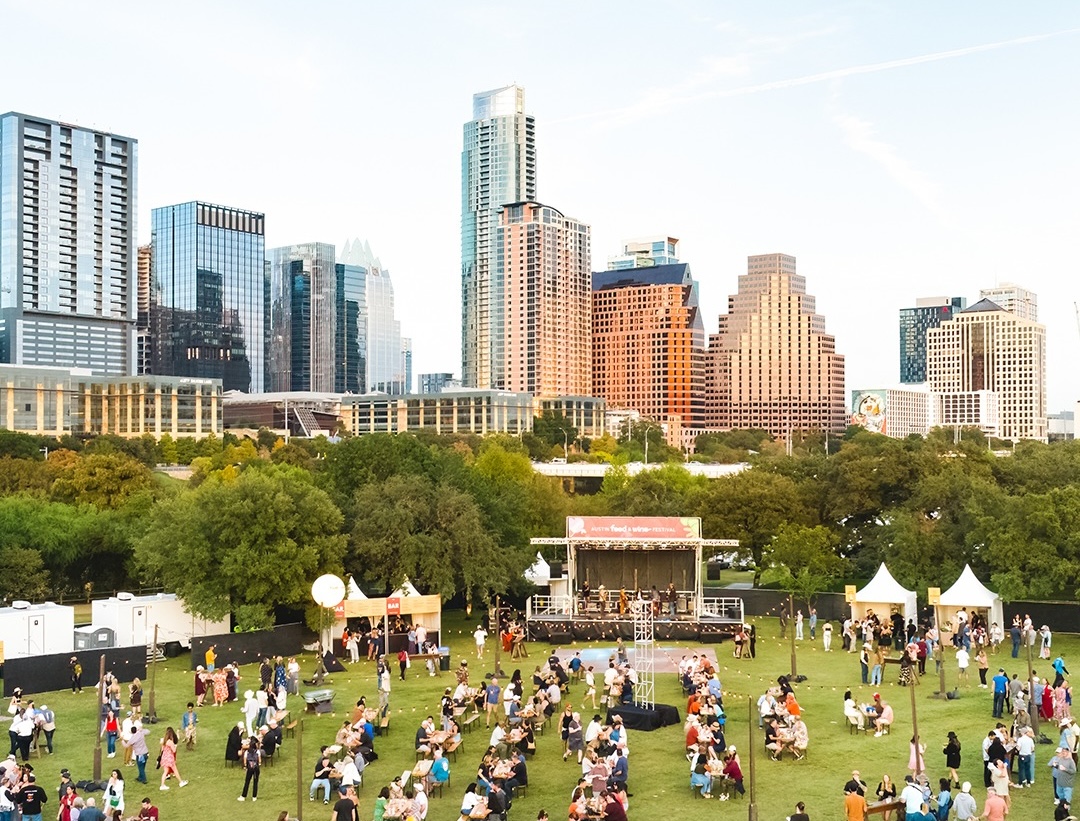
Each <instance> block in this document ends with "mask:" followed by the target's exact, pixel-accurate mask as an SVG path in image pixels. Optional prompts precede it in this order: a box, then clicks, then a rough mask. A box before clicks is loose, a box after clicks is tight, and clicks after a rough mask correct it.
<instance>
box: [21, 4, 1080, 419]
mask: <svg viewBox="0 0 1080 821" xmlns="http://www.w3.org/2000/svg"><path fill="white" fill-rule="evenodd" d="M197 5H198V4H197ZM2 8H3V9H4V14H5V19H6V20H9V21H10V22H11V25H12V26H13V27H14V28H16V29H22V30H30V29H37V28H40V27H42V26H45V25H47V26H48V27H49V29H50V38H51V40H50V42H51V43H52V45H53V46H54V47H55V48H57V49H58V50H62V51H64V53H66V54H69V55H70V56H71V57H72V59H75V60H76V61H82V62H83V63H84V64H85V65H86V68H87V70H86V71H84V72H79V73H75V74H72V73H71V72H69V71H65V70H63V69H62V68H61V67H59V66H58V67H56V68H55V69H50V68H48V67H45V68H44V69H43V71H42V72H39V73H37V74H35V77H34V80H33V82H24V83H17V84H13V85H12V87H10V88H7V89H5V98H4V100H3V101H0V109H2V110H15V111H23V112H26V113H27V114H30V115H33V116H39V117H42V118H51V119H55V120H61V121H64V122H73V123H76V124H78V125H80V126H82V127H85V128H96V129H100V130H103V131H110V132H113V133H117V134H126V135H131V136H132V138H133V139H137V140H138V141H139V164H140V169H139V190H138V204H139V206H140V207H139V209H138V214H137V218H138V222H139V230H138V234H137V241H138V243H139V244H145V243H147V242H148V241H149V239H150V229H149V214H150V209H151V208H153V207H161V206H165V205H168V204H169V203H176V202H185V201H190V200H196V199H198V200H202V201H208V202H224V203H230V204H235V205H236V206H239V207H244V208H250V209H253V210H256V211H258V212H260V213H266V214H267V217H268V222H267V228H268V233H267V243H266V244H267V246H268V247H275V246H283V245H288V244H292V243H300V242H305V241H309V240H310V239H311V238H312V237H327V238H335V237H344V236H355V235H358V234H359V235H363V236H365V237H368V238H370V240H371V241H372V242H373V243H374V244H376V245H377V246H378V247H379V248H380V249H382V251H383V253H384V254H385V255H386V256H387V257H388V258H390V259H392V260H393V266H392V267H393V271H394V278H395V284H396V286H397V292H398V293H397V300H398V304H399V306H401V308H402V309H403V310H401V313H402V324H403V331H404V332H406V333H409V334H411V335H412V337H413V338H414V348H415V350H416V357H415V368H414V369H415V370H416V371H418V372H440V371H451V372H454V373H455V374H458V375H460V361H461V359H460V350H459V347H458V344H457V340H459V339H460V338H461V336H460V326H459V324H458V321H459V317H460V311H459V307H460V293H461V279H460V255H459V247H460V246H459V238H460V228H461V226H460V196H461V180H460V152H461V124H462V123H463V122H465V121H467V120H468V117H469V114H470V111H469V100H470V98H471V95H473V94H475V93H477V92H478V91H481V90H483V89H491V88H497V87H500V86H505V85H508V84H511V83H516V84H518V85H520V86H522V87H523V88H524V89H525V91H526V95H527V96H526V108H525V113H526V114H527V115H531V116H534V117H535V119H536V134H537V136H536V143H537V146H538V164H539V166H540V167H541V169H542V174H543V179H542V182H541V185H540V186H539V190H538V192H537V196H538V198H539V200H540V201H541V202H550V203H554V204H555V205H557V206H558V207H560V208H561V209H564V210H565V212H566V213H569V214H573V215H574V216H575V217H576V218H578V219H580V220H582V221H583V222H585V223H587V224H589V225H590V226H591V227H592V250H593V260H592V266H591V267H592V269H593V270H594V271H600V270H603V268H604V267H605V266H604V261H605V260H606V258H607V257H608V256H610V255H614V254H617V253H618V251H619V250H620V249H621V247H622V242H623V241H624V240H626V239H628V238H633V237H639V236H647V235H655V234H658V233H659V232H662V231H670V232H672V233H674V234H675V235H676V236H678V237H680V239H681V241H682V253H681V255H680V256H681V258H682V259H683V260H684V261H686V262H688V263H690V264H691V265H692V266H693V270H694V274H695V279H697V280H698V281H699V284H700V289H701V305H702V314H703V320H704V325H705V329H706V332H708V333H712V332H713V331H714V330H715V328H716V325H717V318H718V315H719V314H720V313H722V312H723V309H724V302H725V300H726V298H727V295H728V294H730V293H733V292H734V291H735V290H736V285H735V283H736V281H737V278H738V276H739V275H740V274H741V273H742V272H743V271H744V266H745V260H746V258H747V257H748V256H750V255H755V254H766V253H772V252H780V251H783V252H786V253H791V254H793V255H795V256H797V257H798V258H799V268H800V273H802V274H804V275H805V276H806V277H807V278H808V280H810V281H811V282H812V283H814V285H813V291H814V293H815V296H816V297H817V301H818V310H819V311H820V313H821V314H823V315H824V316H825V317H826V318H827V319H828V326H829V332H830V334H831V335H834V336H835V337H836V340H837V351H838V353H840V354H843V355H844V357H845V360H846V365H847V387H848V388H849V389H850V388H857V387H860V386H863V385H882V384H895V383H897V382H898V381H899V374H898V372H897V367H896V363H897V361H898V334H897V319H896V318H897V315H898V311H899V309H900V308H902V307H905V306H909V305H911V304H914V302H913V300H915V299H917V298H919V297H922V296H926V295H932V294H943V293H948V294H952V295H958V296H963V297H966V298H967V299H968V300H969V301H970V302H974V301H976V299H977V298H978V296H979V292H980V291H981V290H982V289H988V288H992V287H994V286H995V285H996V284H999V283H1004V282H1012V283H1016V284H1017V285H1019V286H1022V287H1024V288H1027V289H1030V290H1031V291H1034V292H1035V293H1036V294H1038V295H1039V296H1040V298H1041V301H1042V303H1043V304H1042V305H1041V306H1040V317H1039V319H1040V321H1041V322H1043V323H1044V324H1045V325H1046V326H1047V370H1048V374H1049V376H1048V400H1049V401H1048V406H1049V409H1050V410H1058V409H1061V408H1063V407H1069V408H1071V407H1072V404H1073V402H1075V401H1076V400H1077V399H1078V398H1080V377H1078V376H1077V375H1076V374H1075V373H1074V371H1073V369H1072V368H1071V367H1070V363H1071V362H1072V361H1074V360H1076V359H1077V357H1078V356H1080V334H1078V331H1077V323H1076V316H1075V313H1074V306H1073V302H1074V301H1078V300H1080V285H1074V284H1073V282H1074V281H1075V277H1074V276H1073V275H1072V270H1071V268H1072V266H1071V255H1070V254H1069V253H1068V241H1067V237H1069V236H1071V235H1075V231H1076V225H1077V223H1078V221H1080V205H1078V204H1077V203H1075V202H1073V201H1072V200H1071V198H1070V192H1071V191H1072V190H1073V189H1074V187H1075V183H1076V182H1077V181H1078V178H1080V165H1078V162H1077V159H1076V158H1075V156H1074V152H1073V150H1072V148H1071V146H1070V145H1069V143H1070V141H1071V134H1073V133H1075V130H1076V125H1077V124H1078V120H1080V114H1078V112H1077V111H1076V110H1075V107H1073V106H1068V105H1062V104H1061V102H1060V101H1061V100H1062V99H1066V100H1067V99H1071V98H1073V96H1074V94H1073V93H1072V92H1073V91H1074V89H1075V84H1076V77H1077V76H1080V72H1077V71H1076V70H1075V68H1076V67H1077V66H1078V63H1080V56H1078V55H1077V53H1076V52H1077V49H1076V44H1077V40H1078V36H1080V34H1078V26H1080V9H1074V8H1072V7H1049V6H1048V7H1039V8H1035V9H1019V8H1014V7H1012V6H1011V5H1009V4H1004V3H989V4H980V5H979V6H978V7H975V6H974V5H970V7H969V5H967V4H962V5H959V6H956V7H950V8H948V9H942V8H940V7H938V6H932V5H930V4H914V5H909V6H905V7H904V9H903V10H902V11H901V10H898V9H894V8H892V7H891V6H889V5H888V4H878V5H873V4H869V5H867V4H851V3H838V4H835V5H833V6H831V7H829V8H828V9H825V10H815V11H813V12H806V11H804V10H802V9H801V7H799V6H797V5H795V4H780V5H778V6H777V7H775V8H772V9H771V10H770V12H769V13H766V12H765V10H760V11H758V10H753V9H724V10H722V11H721V10H718V9H716V8H715V7H714V5H713V4H709V3H704V2H701V3H694V2H689V3H685V4H681V5H679V6H677V7H674V8H673V9H664V10H662V11H661V10H658V9H655V8H652V7H651V6H649V5H646V4H633V3H630V4H620V5H619V6H618V7H615V6H614V5H612V4H603V3H601V4H597V5H596V6H594V7H592V6H591V7H588V8H585V9H577V8H576V7H575V9H576V10H575V13H576V14H579V15H580V19H579V20H578V24H577V25H576V26H575V30H574V31H572V32H567V31H564V30H563V29H562V28H561V27H559V26H558V25H557V24H556V22H555V20H556V18H558V17H559V14H553V15H552V16H551V17H552V20H551V21H550V22H548V21H533V24H532V25H530V26H515V22H516V21H517V20H518V19H519V16H518V15H517V14H516V13H513V12H510V13H506V14H501V15H499V16H497V18H496V17H495V16H492V7H488V6H486V5H481V4H477V5H473V6H469V7H455V8H448V7H441V6H438V5H435V4H424V8H425V12H424V13H423V14H415V15H414V14H409V15H407V17H406V15H405V13H404V11H403V10H395V9H365V10H358V9H352V8H345V7H337V6H333V5H329V4H315V5H314V7H313V8H311V9H305V11H304V13H303V15H300V13H299V11H298V10H296V9H290V8H289V7H287V6H286V5H285V4H276V3H269V4H267V7H266V10H265V13H264V15H262V16H261V17H260V20H259V21H258V22H257V23H256V25H255V28H254V29H252V30H251V31H250V32H249V35H248V36H246V37H244V38H238V37H237V36H236V34H237V32H238V31H239V30H240V26H241V25H242V24H244V25H246V24H248V23H250V22H251V20H250V18H249V16H248V15H246V14H244V13H243V12H242V11H241V10H240V8H239V7H238V6H237V7H229V6H228V5H227V4H226V6H224V7H223V9H222V14H221V16H220V19H219V24H218V25H217V26H215V27H214V29H212V30H210V31H206V30H202V29H200V30H199V36H200V37H201V38H203V40H204V42H205V45H206V47H207V50H208V53H209V54H211V55H213V56H214V57H215V60H211V61H208V62H207V63H206V65H199V66H193V71H194V74H195V76H191V75H190V74H185V75H183V76H181V75H176V76H175V77H173V76H171V75H169V73H168V72H163V71H161V70H160V69H161V67H163V66H164V65H167V64H168V63H169V62H170V61H172V60H174V59H175V60H181V59H183V57H182V53H181V51H180V43H182V42H183V41H184V40H185V39H186V38H188V37H192V36H195V28H194V27H195V25H196V21H197V19H198V17H199V15H198V14H196V15H193V16H192V19H191V20H178V21H172V22H171V23H170V25H171V26H173V30H174V32H175V34H176V36H175V37H174V38H170V39H169V41H166V42H156V43H155V44H154V45H153V46H151V45H150V42H149V41H147V40H146V39H145V38H143V37H140V36H138V33H139V31H140V30H143V31H144V30H145V28H144V27H145V26H147V25H151V26H152V25H155V24H156V15H157V14H158V12H157V11H156V10H146V15H145V16H143V17H140V18H139V19H138V20H136V19H135V18H130V19H128V18H127V17H126V16H125V15H114V16H113V17H111V18H110V25H116V26H119V27H120V30H118V31H113V32H112V35H111V36H125V37H126V39H127V40H128V41H130V43H131V46H132V47H131V49H130V50H124V51H118V52H116V53H115V54H111V53H108V50H101V49H95V50H93V51H91V50H90V48H89V44H90V43H92V42H93V41H94V38H93V37H92V36H88V32H89V33H92V32H93V31H94V30H95V28H96V27H98V26H99V25H100V23H99V22H97V20H98V18H96V17H95V16H94V13H93V11H92V10H91V9H89V8H83V7H81V6H79V5H77V4H73V5H71V6H70V8H69V10H68V11H69V13H68V14H66V15H65V16H64V18H63V19H62V20H56V19H54V16H53V15H51V14H50V13H49V12H48V10H47V9H45V8H38V7H33V6H25V5H17V4H14V3H10V2H4V3H3V5H2ZM566 8H567V9H569V8H571V7H570V6H569V5H567V6H566ZM615 8H618V10H619V14H612V13H611V11H612V10H613V9H615ZM976 8H977V10H978V12H979V13H978V14H971V13H970V11H971V10H973V9H976ZM416 18H423V19H422V21H419V22H417V21H416ZM524 19H525V18H524V17H520V20H524ZM162 24H163V23H162ZM361 29H366V30H369V31H375V32H377V33H379V35H380V36H379V37H376V38H374V41H373V42H372V44H371V47H370V48H367V49H365V50H364V53H356V52H355V50H354V49H349V48H347V47H346V46H345V44H346V43H348V42H349V39H350V32H355V31H357V30H361ZM646 30H647V31H649V32H650V34H651V37H650V49H652V50H653V52H654V53H653V55H652V57H651V58H650V59H649V60H642V61H634V60H628V59H625V56H624V55H625V49H626V47H625V45H624V44H625V43H626V42H629V39H628V38H629V37H630V36H631V35H632V34H634V33H635V32H640V31H646ZM125 31H126V34H125ZM448 33H449V34H451V35H452V36H449V37H448V36H446V35H447V34H448ZM127 35H130V36H127ZM406 38H408V39H407V40H406ZM406 42H408V44H409V47H408V48H404V47H403V46H404V45H405V43H406ZM174 43H175V45H174ZM481 43H482V44H483V46H484V47H483V48H480V47H478V46H479V45H480V44H481ZM39 46H40V44H36V45H35V42H34V41H32V40H27V41H25V42H24V41H18V40H17V41H14V42H13V43H12V44H11V48H9V49H7V50H5V53H4V54H3V55H0V70H4V71H5V74H6V75H7V76H10V77H19V76H22V75H23V73H22V72H20V71H19V67H20V66H25V65H26V64H27V62H28V61H29V60H31V59H32V54H33V50H34V49H36V48H37V47H39ZM335 46H336V47H335ZM527 47H528V48H532V49H533V50H534V52H535V53H534V54H533V55H532V56H533V57H535V56H540V57H541V58H543V57H545V56H548V57H549V58H550V57H554V55H555V54H556V53H558V54H559V55H561V56H560V58H559V60H554V59H547V60H544V59H541V60H539V61H537V60H535V59H530V60H529V61H528V62H525V61H522V60H521V54H522V53H523V49H525V48H527ZM616 48H618V50H616ZM275 53H277V54H282V53H287V54H288V56H287V57H286V58H285V59H282V58H280V57H274V58H273V59H272V60H271V59H270V58H269V56H268V55H270V54H275ZM415 54H423V55H424V59H419V60H417V59H415V57H414V56H413V55H415ZM346 55H347V59H346ZM617 58H619V59H617ZM136 65H138V66H142V67H144V68H147V69H157V70H147V71H142V70H140V71H136V70H135V69H134V67H135V66H136ZM435 66H443V67H444V68H443V69H442V70H439V71H432V70H431V69H432V68H433V67H435ZM537 66H542V68H538V67H537ZM222 71H225V72H232V73H233V74H234V75H235V76H236V77H237V78H239V79H242V80H243V82H245V83H246V84H247V87H248V91H249V93H248V94H247V96H246V97H243V98H240V99H238V98H237V97H236V95H234V94H232V93H231V90H230V89H229V86H228V84H216V83H208V82H201V80H209V79H210V78H215V77H218V76H219V75H220V72H222ZM106 74H111V75H119V76H125V77H126V78H127V82H126V83H125V85H124V86H123V87H122V88H123V90H122V92H121V91H120V90H118V88H113V87H109V86H102V85H101V84H100V83H98V82H97V80H96V78H98V77H100V76H102V75H106ZM352 78H358V79H355V80H353V79H352ZM390 78H393V79H392V80H391V79H390ZM196 89H199V91H198V93H196V91H195V90H196ZM290 94H292V95H299V94H303V95H304V96H305V99H308V100H309V102H310V103H311V104H312V105H318V104H320V103H322V104H323V105H324V106H325V105H334V106H335V110H336V111H337V112H338V113H339V115H340V117H341V118H342V119H341V121H340V122H339V123H338V126H337V127H336V129H335V132H334V133H333V134H332V135H331V136H330V137H329V138H327V140H326V141H325V143H324V145H323V146H322V147H321V148H320V150H319V151H318V153H310V154H309V153H308V146H309V143H308V141H307V138H306V136H304V135H303V134H302V133H301V132H298V131H281V130H280V129H274V128H273V127H272V123H273V119H272V118H273V113H274V111H275V110H276V109H275V106H274V105H272V103H274V102H276V101H277V100H279V99H280V98H281V97H283V96H288V95H290ZM350 95H351V99H350ZM373 111H378V112H380V114H379V116H380V117H381V118H383V121H385V122H393V123H394V127H392V128H370V127H367V126H366V125H365V122H366V121H365V119H364V118H365V116H366V115H367V114H369V113H370V112H373ZM290 158H295V162H291V161H290ZM418 160H419V161H418ZM308 167H311V168H313V169H314V170H316V171H317V172H319V173H316V174H314V175H309V174H307V173H305V170H306V168H308ZM302 186H303V187H302ZM301 190H303V191H304V195H303V196H299V195H298V194H299V192H300V191H301ZM358 191H360V192H363V193H362V194H361V195H360V196H357V193H356V192H358ZM418 196H423V197H424V200H425V216H426V218H425V223H424V225H425V234H424V237H423V240H422V241H420V242H417V241H416V232H415V224H414V221H413V220H412V219H410V217H411V216H412V211H413V209H414V208H415V202H416V198H417V197H418ZM312 203H319V205H318V207H312ZM1062 260H1064V262H1063V261H1062ZM399 310H400V309H399Z"/></svg>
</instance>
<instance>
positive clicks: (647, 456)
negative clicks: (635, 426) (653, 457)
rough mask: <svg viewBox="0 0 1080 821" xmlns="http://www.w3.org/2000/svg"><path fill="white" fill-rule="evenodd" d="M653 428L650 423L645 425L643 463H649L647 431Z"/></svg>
mask: <svg viewBox="0 0 1080 821" xmlns="http://www.w3.org/2000/svg"><path fill="white" fill-rule="evenodd" d="M652 429H653V426H652V425H646V426H645V464H646V465H648V464H649V431H651V430H652Z"/></svg>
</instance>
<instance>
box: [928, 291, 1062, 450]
mask: <svg viewBox="0 0 1080 821" xmlns="http://www.w3.org/2000/svg"><path fill="white" fill-rule="evenodd" d="M926 350H927V379H928V382H929V384H930V390H931V391H933V392H934V393H940V394H956V393H969V392H978V391H992V392H994V393H995V394H997V401H998V414H999V420H1000V427H999V436H1000V437H1001V438H1003V439H1011V440H1013V441H1014V442H1015V441H1018V440H1020V439H1035V440H1038V441H1040V442H1045V441H1047V423H1046V328H1045V326H1043V325H1040V324H1039V323H1038V322H1035V321H1034V320H1031V319H1025V318H1024V317H1022V316H1020V315H1019V314H1016V313H1013V312H1011V311H1006V310H1005V309H1004V308H1002V307H1001V306H1000V305H998V304H996V303H995V302H992V301H991V300H989V299H982V300H980V301H979V302H977V303H975V304H974V305H972V306H971V307H969V308H967V309H966V310H963V311H961V312H960V313H958V314H957V315H956V316H955V317H954V318H953V319H952V320H950V321H948V322H943V323H942V324H941V325H940V326H938V327H937V328H931V329H930V330H929V331H927V335H926ZM940 424H949V423H948V421H947V420H944V419H943V420H941V422H940Z"/></svg>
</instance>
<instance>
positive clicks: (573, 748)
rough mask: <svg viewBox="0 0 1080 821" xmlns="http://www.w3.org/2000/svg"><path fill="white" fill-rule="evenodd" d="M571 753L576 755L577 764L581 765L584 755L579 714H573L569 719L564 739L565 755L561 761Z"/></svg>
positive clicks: (583, 741)
mask: <svg viewBox="0 0 1080 821" xmlns="http://www.w3.org/2000/svg"><path fill="white" fill-rule="evenodd" d="M571 753H574V754H576V755H577V762H578V764H579V765H580V764H581V757H582V755H584V753H585V740H584V735H583V731H582V726H581V713H574V714H573V715H572V716H571V719H570V726H569V728H568V729H567V737H566V755H564V756H563V761H565V760H566V758H567V756H569V755H570V754H571Z"/></svg>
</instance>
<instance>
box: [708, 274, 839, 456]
mask: <svg viewBox="0 0 1080 821" xmlns="http://www.w3.org/2000/svg"><path fill="white" fill-rule="evenodd" d="M706 382H707V398H706V401H707V408H706V413H707V419H706V423H707V425H708V427H711V428H717V429H720V430H727V429H731V428H760V429H762V430H765V431H768V432H769V433H770V434H772V435H773V436H775V437H777V438H787V437H788V435H789V434H790V433H791V432H792V431H832V432H834V433H840V432H842V431H843V430H844V429H845V427H846V425H847V413H846V410H845V406H846V402H845V394H844V357H843V356H841V355H839V354H837V353H836V340H835V338H834V337H832V336H831V335H829V334H827V333H825V317H823V316H822V315H821V314H819V313H817V312H816V308H815V303H814V298H813V297H812V296H810V295H809V294H807V293H806V279H805V277H801V276H799V275H797V274H796V273H795V257H792V256H788V255H786V254H763V255H760V256H752V257H749V259H748V262H747V272H746V273H745V274H743V275H742V276H740V277H739V291H738V293H736V294H734V295H732V296H730V297H728V312H727V314H722V315H721V316H720V326H719V331H718V333H717V334H716V335H714V336H712V337H710V339H709V354H708V373H707V376H706Z"/></svg>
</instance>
